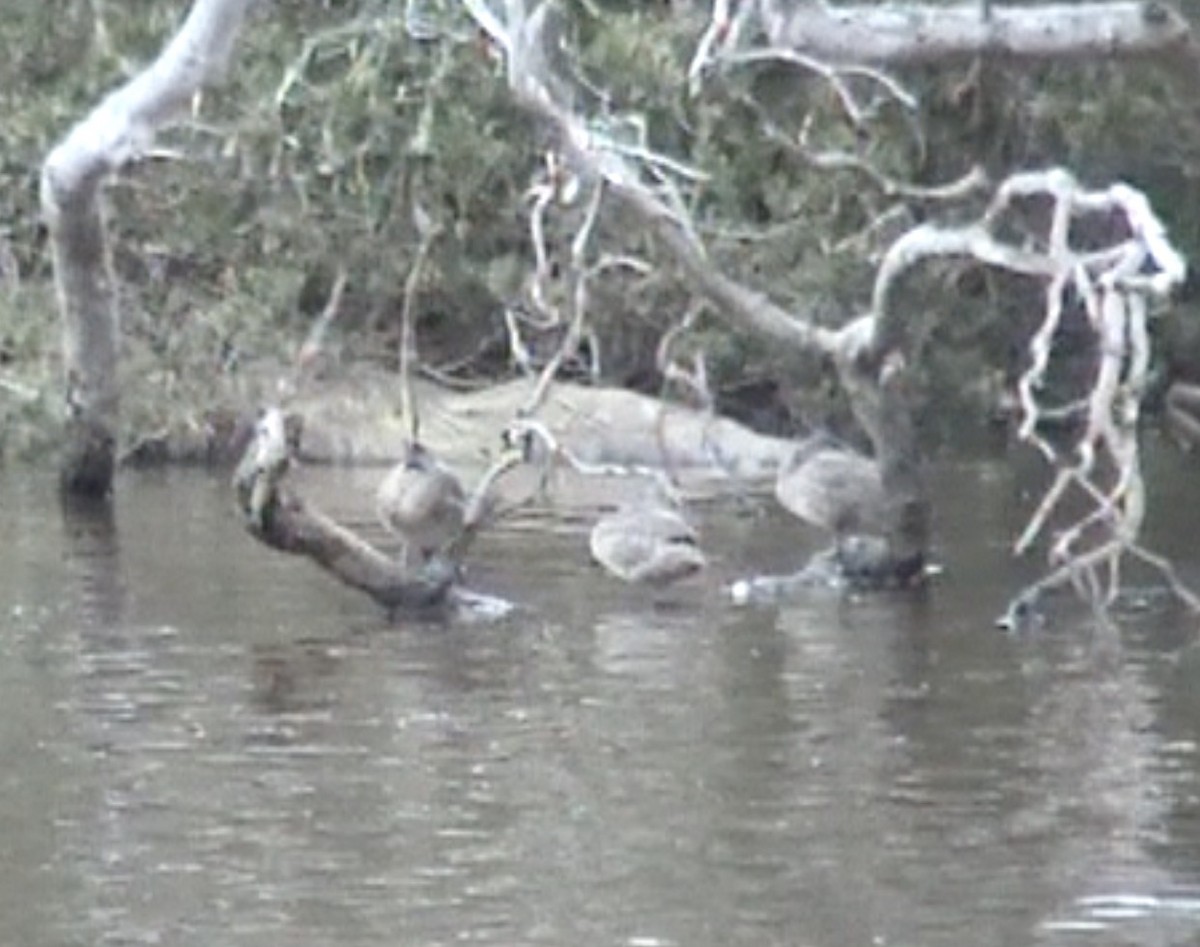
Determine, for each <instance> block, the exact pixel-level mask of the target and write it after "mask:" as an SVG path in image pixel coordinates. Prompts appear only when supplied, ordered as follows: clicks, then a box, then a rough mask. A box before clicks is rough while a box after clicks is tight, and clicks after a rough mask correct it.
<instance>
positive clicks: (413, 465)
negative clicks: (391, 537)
mask: <svg viewBox="0 0 1200 947" xmlns="http://www.w3.org/2000/svg"><path fill="white" fill-rule="evenodd" d="M375 499H376V509H377V510H378V513H379V519H380V521H381V522H382V523H383V525H384V527H385V528H386V529H388V530H389V531H390V532H392V533H394V534H395V535H397V536H399V537H400V538H401V539H402V540H403V541H404V545H405V550H406V552H407V550H410V549H416V550H418V551H419V552H420V554H421V556H422V558H424V559H428V558H429V557H430V556H432V555H433V554H434V553H437V552H440V551H441V550H442V549H444V548H445V546H446V545H447V544H448V543H449V542H450V541H451V540H452V539H454V538H455V537H457V536H458V535H460V534H461V533H462V530H463V512H464V508H465V506H466V494H465V493H464V492H463V487H462V483H461V482H459V479H458V477H457V476H455V474H454V472H453V471H452V470H450V468H448V467H447V466H446V465H445V464H443V463H441V462H440V461H438V460H437V458H435V457H434V456H433V455H432V454H431V453H430V452H429V451H428V450H427V449H426V448H425V447H424V446H423V445H422V444H419V443H415V442H413V443H410V444H408V445H407V447H406V448H405V455H404V458H403V459H402V460H401V461H400V463H398V464H397V465H396V466H395V467H393V468H392V469H391V470H390V471H389V472H388V474H387V476H385V477H384V478H383V482H382V483H380V485H379V490H378V492H377V494H376V498H375Z"/></svg>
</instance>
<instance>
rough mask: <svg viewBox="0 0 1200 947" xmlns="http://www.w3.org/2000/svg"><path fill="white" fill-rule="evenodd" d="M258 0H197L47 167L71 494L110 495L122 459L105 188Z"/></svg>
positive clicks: (200, 82) (226, 49)
mask: <svg viewBox="0 0 1200 947" xmlns="http://www.w3.org/2000/svg"><path fill="white" fill-rule="evenodd" d="M251 2H252V0H197V2H196V4H195V5H194V6H193V7H192V11H191V13H190V14H189V15H188V18H187V20H186V21H185V22H184V24H183V26H182V27H181V28H180V30H179V32H178V33H177V34H176V36H175V38H174V39H172V40H171V42H170V43H168V44H167V47H166V48H165V49H164V50H163V51H162V53H161V54H160V55H159V57H158V59H156V60H155V61H154V62H153V63H152V64H151V65H150V66H149V67H147V68H146V69H145V70H144V71H143V72H141V73H140V74H139V75H137V76H135V77H134V78H133V79H131V80H130V81H129V82H127V83H126V84H125V85H123V86H121V87H120V88H119V89H117V90H116V91H114V92H112V93H111V94H110V95H109V96H108V97H107V98H105V99H104V100H103V101H102V102H101V103H100V104H99V105H98V106H97V107H96V108H95V109H94V110H93V111H92V113H91V114H90V115H88V116H87V118H85V119H84V120H83V121H82V122H80V123H79V124H78V125H76V126H75V127H74V128H73V129H71V131H70V132H69V133H68V134H67V136H66V138H64V139H63V141H62V142H61V143H60V144H59V145H58V146H57V147H55V148H54V150H53V151H51V152H50V155H49V156H48V157H47V158H46V162H45V164H44V166H43V168H42V182H41V198H42V211H43V214H44V215H45V218H46V223H47V224H48V226H49V229H50V243H51V248H52V252H53V258H54V276H55V282H56V284H57V288H58V300H59V308H60V309H61V311H62V314H63V349H64V359H63V361H64V369H65V376H66V403H67V413H68V419H67V450H66V455H65V459H64V462H63V470H62V473H63V486H64V488H65V489H66V490H67V491H68V492H71V493H76V494H82V495H93V496H103V495H106V494H107V493H108V491H109V489H110V487H111V484H112V476H113V468H114V463H115V456H116V430H117V412H118V403H119V400H120V398H119V392H118V388H117V379H116V366H117V301H116V292H115V288H114V283H113V276H112V272H111V261H110V260H109V249H108V244H107V239H106V237H105V227H104V216H103V211H102V208H101V203H100V189H101V186H102V185H103V183H104V180H105V178H107V176H108V175H109V174H111V173H112V172H114V171H116V170H117V169H119V168H121V167H123V166H125V165H127V164H129V163H130V162H132V161H135V160H138V159H139V158H141V157H143V156H145V155H146V154H147V153H148V151H149V150H150V147H151V145H152V143H153V139H154V135H155V133H156V132H157V130H158V129H159V128H160V127H161V126H163V125H165V124H166V123H167V122H169V121H170V120H171V119H172V118H174V117H175V116H176V115H177V114H179V113H180V112H182V111H184V110H185V109H186V107H187V106H188V104H189V103H190V102H191V101H192V99H193V97H194V96H195V95H196V93H198V92H199V91H200V89H201V88H203V86H204V85H205V84H206V83H208V82H209V81H211V80H212V79H213V78H214V77H215V76H216V75H217V74H219V73H220V72H221V71H222V70H223V68H224V66H225V63H226V61H227V60H228V58H229V55H230V52H231V50H232V48H233V42H234V38H235V37H236V35H237V32H238V30H239V28H240V26H241V23H242V19H243V18H244V16H245V14H246V11H247V10H248V8H249V6H250V4H251Z"/></svg>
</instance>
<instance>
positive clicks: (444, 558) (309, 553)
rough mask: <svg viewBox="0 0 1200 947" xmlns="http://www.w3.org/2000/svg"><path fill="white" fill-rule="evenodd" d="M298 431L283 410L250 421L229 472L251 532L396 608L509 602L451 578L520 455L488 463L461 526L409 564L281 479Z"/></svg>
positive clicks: (424, 610)
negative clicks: (441, 546)
mask: <svg viewBox="0 0 1200 947" xmlns="http://www.w3.org/2000/svg"><path fill="white" fill-rule="evenodd" d="M297 440H298V437H297V436H295V435H294V434H291V433H290V432H289V423H288V421H287V419H285V416H284V414H283V412H282V411H280V410H279V409H276V408H273V409H270V410H268V411H266V412H265V413H264V415H263V417H262V419H261V420H260V421H259V422H258V424H257V425H256V427H255V431H254V437H253V438H252V440H251V441H250V443H249V445H248V446H247V448H246V452H245V454H244V455H243V457H242V460H241V463H240V464H238V467H237V470H236V472H235V473H234V477H233V487H234V492H235V495H236V498H237V506H238V510H239V512H240V513H241V515H242V517H243V520H244V522H245V525H246V529H247V530H248V531H249V533H250V534H251V535H252V536H253V537H254V538H255V539H258V540H259V541H260V542H263V543H265V544H266V545H268V546H270V547H271V548H272V549H277V550H279V551H281V552H286V553H290V554H293V555H299V556H305V557H306V558H309V559H311V560H312V561H313V562H314V563H316V564H317V565H318V566H319V567H320V568H322V569H323V570H325V571H326V572H328V573H329V574H330V575H332V576H333V577H334V578H336V579H337V580H338V581H340V582H342V583H343V584H345V585H348V586H350V587H351V588H353V589H357V590H358V591H360V592H365V593H366V594H367V595H368V596H370V597H371V598H372V599H374V600H375V601H376V602H378V603H379V604H380V605H382V606H384V608H386V609H387V610H388V612H389V614H391V615H392V616H395V615H397V614H399V613H406V614H429V613H431V612H439V613H443V612H445V611H447V610H454V609H459V610H462V609H469V610H473V611H475V612H477V613H483V612H490V613H492V614H501V613H503V612H505V611H507V610H508V606H507V603H502V602H499V601H498V600H494V599H489V598H487V597H486V596H479V595H475V594H474V593H470V592H468V591H466V590H464V589H461V588H460V587H459V586H458V584H457V582H458V576H459V573H460V568H459V566H460V563H461V561H462V558H463V556H464V555H465V554H466V552H467V550H468V548H469V547H470V545H471V542H472V540H473V539H474V537H475V536H476V534H477V533H478V531H479V529H480V527H481V526H482V525H483V524H484V522H485V521H486V519H487V515H488V513H489V508H488V496H489V492H490V489H491V487H492V485H493V484H494V482H495V480H496V479H497V478H498V477H499V476H500V475H501V474H502V473H504V472H505V471H506V470H508V469H509V468H511V467H512V466H514V465H515V464H516V463H517V462H518V461H519V457H518V456H515V455H508V456H503V457H501V458H500V459H499V460H498V461H497V462H496V463H495V464H493V465H492V467H491V468H489V470H488V471H487V473H486V474H485V475H484V477H483V478H482V479H481V481H480V483H479V485H478V486H477V487H476V489H475V492H474V494H473V495H472V496H471V498H470V500H469V501H468V504H467V511H466V514H465V516H464V521H465V522H464V527H463V531H462V533H461V534H460V535H459V536H458V537H456V538H455V539H454V540H453V541H452V542H451V543H450V545H449V547H448V548H447V549H445V550H443V552H442V553H441V554H438V555H434V556H431V557H429V558H428V559H426V560H425V561H424V562H422V563H419V564H417V565H413V566H409V565H407V564H405V563H402V562H400V561H398V560H396V559H393V558H392V557H390V556H388V555H386V554H385V553H383V552H382V551H380V550H379V549H377V548H375V547H374V546H372V545H371V544H370V543H369V542H367V540H365V539H363V538H362V537H361V536H359V535H358V534H357V533H355V532H354V531H353V530H350V529H347V528H346V527H345V526H342V525H341V524H339V523H337V522H336V521H334V520H333V519H331V518H330V517H329V516H327V515H326V514H324V513H322V512H321V511H320V510H318V509H316V508H315V507H314V506H312V504H310V503H308V502H307V501H305V500H304V499H302V498H301V497H300V496H299V495H298V494H297V493H296V492H295V491H294V490H292V489H291V487H290V486H289V485H288V483H287V473H288V469H289V467H290V464H291V457H292V454H293V452H294V449H295V443H296V441H297Z"/></svg>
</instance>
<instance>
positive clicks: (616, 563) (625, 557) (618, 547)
mask: <svg viewBox="0 0 1200 947" xmlns="http://www.w3.org/2000/svg"><path fill="white" fill-rule="evenodd" d="M699 539H700V537H699V536H698V534H697V533H696V529H695V527H693V526H692V524H691V523H689V522H688V521H687V520H686V519H685V518H684V516H683V515H682V514H681V513H679V512H678V511H677V510H674V509H671V508H669V507H667V506H666V505H660V504H658V503H653V502H651V503H646V502H643V503H638V504H632V505H627V506H624V507H622V508H621V509H619V510H617V511H616V512H615V513H609V514H607V515H606V516H602V517H601V518H600V519H599V520H598V521H597V522H596V525H595V526H593V527H592V531H591V534H590V536H589V537H588V548H589V550H590V552H591V554H592V558H593V559H594V560H595V561H596V562H597V563H599V564H600V566H601V567H602V568H603V569H604V570H605V571H606V572H607V573H608V574H609V575H611V576H614V577H615V578H618V579H621V580H622V581H624V582H629V583H634V584H639V585H652V586H656V587H661V586H666V585H671V584H672V583H674V582H678V581H680V580H681V579H686V578H687V577H688V576H692V575H695V574H696V573H697V572H700V571H701V570H703V569H704V568H705V567H706V566H707V565H708V561H707V559H706V557H705V555H704V552H703V551H702V550H701V549H700V542H699Z"/></svg>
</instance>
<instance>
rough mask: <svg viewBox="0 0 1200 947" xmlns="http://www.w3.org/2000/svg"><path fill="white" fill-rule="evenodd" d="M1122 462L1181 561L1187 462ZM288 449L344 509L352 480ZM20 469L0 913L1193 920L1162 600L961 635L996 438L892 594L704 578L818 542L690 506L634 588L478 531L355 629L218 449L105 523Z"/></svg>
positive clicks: (982, 937)
mask: <svg viewBox="0 0 1200 947" xmlns="http://www.w3.org/2000/svg"><path fill="white" fill-rule="evenodd" d="M1150 461H1151V462H1150V464H1149V466H1150V467H1151V470H1150V475H1151V477H1152V483H1153V484H1154V495H1153V496H1152V497H1151V505H1152V522H1151V524H1150V531H1149V535H1148V537H1147V539H1148V542H1150V543H1151V544H1152V545H1155V546H1157V547H1158V548H1160V549H1162V550H1163V551H1165V552H1168V553H1170V554H1172V555H1174V556H1175V557H1177V561H1178V564H1179V565H1180V567H1181V569H1182V571H1183V573H1184V574H1185V576H1187V577H1189V578H1190V579H1191V580H1192V581H1193V582H1194V583H1196V584H1200V541H1198V540H1197V537H1198V536H1200V512H1197V510H1198V508H1200V478H1196V477H1195V475H1194V473H1193V472H1192V469H1191V468H1189V466H1188V462H1187V460H1186V459H1185V458H1181V457H1179V456H1178V455H1176V454H1174V453H1172V452H1170V451H1165V450H1164V451H1160V452H1157V453H1155V454H1154V456H1153V457H1152V458H1151V459H1150ZM309 476H310V479H311V483H310V486H311V488H312V489H313V490H316V491H317V492H318V495H319V496H323V497H324V498H325V502H327V504H328V505H330V506H333V507H334V508H335V509H336V510H337V511H338V512H339V514H341V515H343V516H345V517H348V518H350V519H354V518H358V519H359V520H360V521H361V523H362V524H363V525H366V524H367V521H368V520H369V518H370V517H369V513H368V510H369V506H370V504H369V500H368V499H367V494H366V493H365V492H362V491H365V490H366V489H367V487H366V484H367V483H369V481H370V477H364V476H363V475H361V474H359V475H352V474H347V473H336V472H325V473H319V474H312V473H310V474H309ZM376 476H377V475H376ZM51 481H52V478H50V477H46V478H44V479H33V478H31V477H29V476H27V475H25V476H23V475H22V474H21V473H20V472H13V471H3V472H2V474H0V522H2V523H3V527H2V530H3V532H2V536H3V540H4V542H3V545H2V546H0V603H2V611H0V623H2V624H0V760H2V761H3V766H2V768H0V826H2V828H0V832H2V837H3V844H2V845H0V943H3V944H20V945H24V947H42V945H63V944H87V945H124V944H170V945H203V947H212V945H214V944H228V945H239V947H241V945H271V947H279V945H304V947H307V945H328V944H338V945H358V944H371V945H375V944H380V945H382V944H388V945H392V944H406V945H407V944H413V945H433V944H460V943H489V944H504V945H521V944H546V945H592V944H596V945H606V944H612V945H628V947H653V945H681V947H684V945H686V947H707V945H713V947H729V945H743V944H744V945H755V947H759V945H769V944H780V945H785V944H786V945H796V944H813V945H831V947H833V945H838V947H840V945H849V944H922V945H947V947H951V945H952V947H961V945H963V944H967V943H969V944H972V945H987V944H995V945H1012V944H1079V943H1087V944H1128V943H1135V944H1166V943H1189V942H1196V941H1197V940H1200V759H1198V747H1200V696H1198V695H1200V688H1198V687H1197V685H1196V680H1197V676H1198V675H1200V654H1198V653H1197V650H1196V649H1195V648H1194V646H1193V642H1194V635H1195V623H1194V621H1192V622H1189V621H1188V620H1187V619H1185V617H1184V616H1183V615H1181V614H1180V613H1179V612H1178V611H1177V610H1173V609H1170V608H1163V607H1161V606H1160V605H1159V604H1158V603H1157V602H1156V601H1155V600H1153V599H1148V601H1147V605H1146V608H1145V609H1143V610H1140V611H1131V612H1130V614H1129V615H1128V616H1126V618H1125V619H1124V620H1123V621H1122V628H1121V633H1120V635H1119V636H1118V637H1112V636H1108V637H1105V636H1103V635H1099V634H1098V633H1097V632H1096V631H1095V630H1094V629H1093V628H1091V627H1090V626H1089V624H1088V622H1087V621H1086V619H1085V617H1084V616H1082V615H1081V614H1079V613H1078V611H1077V610H1075V609H1073V608H1071V607H1070V606H1068V605H1065V604H1064V605H1063V606H1062V607H1061V608H1060V609H1057V610H1056V611H1055V613H1054V614H1053V615H1052V619H1051V622H1050V624H1049V626H1048V627H1047V628H1046V629H1044V630H1042V631H1040V632H1038V633H1036V634H1032V635H1027V636H1024V637H1012V636H1006V635H1004V634H1001V633H999V632H997V631H995V630H994V629H993V628H992V626H991V622H992V620H993V618H994V617H995V616H996V615H997V614H998V613H999V612H1000V611H1001V609H1002V607H1003V605H1004V602H1005V599H1006V596H1007V594H1008V593H1010V592H1011V591H1012V590H1013V589H1015V588H1016V587H1017V586H1018V585H1019V583H1020V581H1021V580H1022V579H1023V578H1027V577H1029V576H1030V575H1032V574H1033V571H1032V568H1033V567H1032V566H1029V565H1020V564H1013V563H1011V562H1010V561H1009V559H1008V556H1007V543H1008V541H1009V540H1010V539H1011V537H1012V535H1013V534H1014V531H1015V530H1016V529H1017V528H1018V526H1019V524H1020V523H1021V522H1022V517H1023V516H1024V515H1026V514H1027V513H1028V511H1029V508H1030V506H1029V504H1030V502H1031V501H1030V500H1029V499H1028V498H1027V497H1023V496H1022V492H1021V490H1020V489H1019V488H1018V486H1017V485H1015V483H1014V481H1013V478H1012V475H1011V473H1010V472H1009V471H1008V470H1006V469H1005V467H1004V466H1002V464H1001V463H999V462H977V463H953V464H951V463H947V464H945V465H943V467H942V469H941V470H940V472H939V475H938V498H939V518H938V537H939V549H940V553H941V556H942V558H943V560H944V561H945V562H946V564H947V566H948V569H947V572H946V575H945V576H944V577H943V578H942V579H941V580H940V581H939V583H938V584H937V586H936V587H935V588H934V589H933V590H932V591H931V592H930V594H929V595H928V596H926V597H924V598H921V599H917V600H914V599H911V598H889V597H877V598H873V599H868V600H865V601H844V600H838V599H835V598H832V597H828V596H826V597H818V598H815V599H814V600H812V601H808V602H805V603H803V604H800V605H789V606H787V607H785V608H778V609H757V610H734V609H732V608H731V607H729V606H728V605H727V604H726V603H725V602H724V601H723V600H722V599H721V596H720V594H719V588H718V586H719V584H720V583H721V582H722V581H727V580H729V579H732V578H734V577H736V576H738V575H741V574H744V573H745V572H747V571H748V570H751V569H755V568H758V569H763V568H772V569H776V570H780V569H783V568H785V567H787V566H788V565H791V564H794V563H796V562H798V561H799V560H800V559H802V558H803V556H804V555H805V553H806V552H807V551H808V549H810V548H811V547H810V546H805V542H807V540H806V539H805V538H804V537H803V534H802V531H801V530H800V529H799V528H798V527H794V526H792V525H791V524H788V523H785V522H782V521H781V520H780V519H779V518H776V517H774V516H773V515H772V514H771V513H770V507H769V506H768V505H767V504H765V503H763V504H759V505H757V506H756V505H753V504H750V505H749V506H743V507H736V506H735V505H725V506H723V507H721V508H718V509H713V510H710V511H708V514H707V520H706V522H705V524H704V525H705V535H706V538H707V542H708V545H709V547H710V548H711V549H712V550H713V551H714V552H715V554H716V558H717V562H716V565H715V568H714V570H713V572H712V573H711V574H710V576H709V577H708V579H707V580H706V583H701V584H698V585H695V586H692V587H690V588H687V589H680V590H677V591H674V592H672V593H670V594H669V595H661V594H659V595H654V594H649V593H646V592H642V591H637V590H629V589H625V588H622V587H618V586H615V585H614V584H613V583H611V582H609V581H608V580H606V579H604V578H603V577H602V576H601V575H600V574H599V573H597V572H596V571H595V570H594V569H592V568H590V567H589V566H588V565H587V562H586V553H585V546H584V543H583V540H582V534H581V533H580V532H579V531H578V529H576V530H575V531H572V530H571V529H569V528H560V529H557V530H555V531H553V532H551V533H548V534H545V533H540V532H538V531H536V530H534V529H533V528H532V527H531V526H530V525H528V524H526V525H525V526H524V527H522V528H515V527H514V528H512V529H509V530H506V531H501V532H498V533H496V534H494V535H490V536H488V537H486V538H485V539H484V541H482V542H481V543H480V544H479V546H478V547H477V555H476V557H475V564H474V566H473V572H472V582H473V584H474V585H475V586H476V587H478V588H480V589H483V590H486V591H490V592H494V593H498V594H503V595H506V596H508V597H511V598H514V599H516V600H518V601H520V602H522V603H524V607H523V608H522V609H521V610H520V611H519V612H518V613H517V615H516V616H515V617H513V618H512V619H509V620H506V621H504V622H502V623H500V624H498V625H492V626H481V625H476V626H463V627H442V626H437V625H406V626H405V625H402V626H396V627H388V626H387V625H386V624H385V622H384V621H383V619H382V617H381V615H380V614H379V613H378V612H377V611H376V610H375V608H374V607H373V606H371V605H370V603H368V602H367V601H365V600H363V599H361V598H359V597H358V596H356V595H355V594H354V593H351V592H349V591H346V590H344V589H341V588H340V587H338V586H336V585H335V584H333V583H332V582H331V581H329V580H327V579H326V578H325V577H324V576H322V575H321V574H320V573H318V572H317V571H316V570H315V569H313V568H312V567H311V566H310V565H309V564H307V563H305V562H302V561H298V560H293V559H289V558H287V557H283V556H280V555H278V554H275V553H271V552H269V551H268V550H266V549H264V548H262V547H260V546H258V545H256V544H255V543H253V542H252V541H251V540H250V539H248V538H247V537H246V536H245V534H244V533H243V532H242V530H241V527H240V525H239V524H238V522H237V521H236V519H235V517H234V515H233V513H232V511H231V504H230V498H229V495H228V490H227V487H226V486H225V484H224V482H223V481H222V480H220V479H216V478H209V477H206V476H202V475H199V474H171V475H169V476H144V475H136V474H132V473H126V474H123V475H122V478H121V483H120V490H119V495H118V500H117V503H116V510H115V516H114V518H113V520H112V521H111V522H108V523H104V522H95V521H87V520H80V519H78V518H72V517H64V515H63V512H62V511H61V510H60V508H59V506H58V504H57V502H56V498H55V494H54V490H53V483H52V482H51ZM356 490H357V491H360V492H359V493H357V494H355V493H354V492H353V491H356ZM338 492H341V494H342V495H341V496H340V497H339V498H338V499H337V500H334V499H332V498H333V497H334V496H335V495H336V494H337V493H338ZM347 492H349V495H347Z"/></svg>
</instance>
